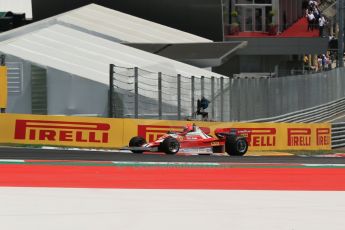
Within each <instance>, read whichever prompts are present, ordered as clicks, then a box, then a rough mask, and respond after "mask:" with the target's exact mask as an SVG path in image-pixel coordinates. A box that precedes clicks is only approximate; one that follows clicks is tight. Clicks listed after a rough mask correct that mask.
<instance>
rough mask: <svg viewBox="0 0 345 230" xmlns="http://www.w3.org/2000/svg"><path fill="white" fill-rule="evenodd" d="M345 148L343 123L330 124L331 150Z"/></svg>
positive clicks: (344, 127)
mask: <svg viewBox="0 0 345 230" xmlns="http://www.w3.org/2000/svg"><path fill="white" fill-rule="evenodd" d="M341 147H345V122H339V123H334V124H332V148H341Z"/></svg>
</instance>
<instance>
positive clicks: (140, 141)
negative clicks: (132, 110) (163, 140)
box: [128, 136, 146, 153]
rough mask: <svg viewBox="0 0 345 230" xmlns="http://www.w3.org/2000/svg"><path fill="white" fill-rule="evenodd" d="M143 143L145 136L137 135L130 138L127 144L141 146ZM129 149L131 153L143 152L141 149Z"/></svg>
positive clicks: (144, 142)
mask: <svg viewBox="0 0 345 230" xmlns="http://www.w3.org/2000/svg"><path fill="white" fill-rule="evenodd" d="M143 144H146V140H145V138H142V137H139V136H137V137H132V138H131V140H130V141H129V144H128V146H129V147H141V146H142V145H143ZM131 151H132V153H143V152H144V151H142V150H131Z"/></svg>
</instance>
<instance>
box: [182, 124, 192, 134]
mask: <svg viewBox="0 0 345 230" xmlns="http://www.w3.org/2000/svg"><path fill="white" fill-rule="evenodd" d="M191 131H193V125H192V124H187V125H186V126H185V127H184V128H183V132H186V133H187V132H191Z"/></svg>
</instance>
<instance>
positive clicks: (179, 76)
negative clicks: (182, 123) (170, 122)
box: [177, 74, 181, 120]
mask: <svg viewBox="0 0 345 230" xmlns="http://www.w3.org/2000/svg"><path fill="white" fill-rule="evenodd" d="M177 119H178V120H181V74H177Z"/></svg>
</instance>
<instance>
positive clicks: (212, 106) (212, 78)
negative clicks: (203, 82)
mask: <svg viewBox="0 0 345 230" xmlns="http://www.w3.org/2000/svg"><path fill="white" fill-rule="evenodd" d="M214 88H215V85H214V77H211V102H212V103H211V114H212V119H214V117H215V111H214V107H215V103H216V102H215V100H214V97H215V95H214Z"/></svg>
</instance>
